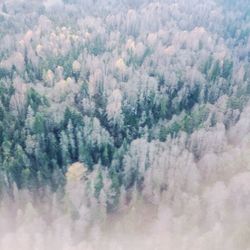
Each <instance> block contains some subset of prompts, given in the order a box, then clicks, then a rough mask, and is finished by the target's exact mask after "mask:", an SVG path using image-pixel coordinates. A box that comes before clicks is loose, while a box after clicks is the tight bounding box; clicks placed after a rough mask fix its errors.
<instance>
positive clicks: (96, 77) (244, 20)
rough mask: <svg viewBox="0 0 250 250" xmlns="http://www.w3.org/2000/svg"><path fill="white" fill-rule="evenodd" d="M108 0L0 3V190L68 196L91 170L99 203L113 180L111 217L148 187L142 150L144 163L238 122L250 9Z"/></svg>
mask: <svg viewBox="0 0 250 250" xmlns="http://www.w3.org/2000/svg"><path fill="white" fill-rule="evenodd" d="M96 2H97V1H96ZM104 2H105V1H100V3H98V4H99V5H98V6H101V7H99V8H97V3H95V1H84V3H83V2H82V1H63V2H61V3H58V4H55V5H53V4H50V5H48V3H46V2H45V3H43V2H37V1H30V2H29V3H24V2H22V3H20V2H18V1H16V2H15V1H5V2H4V3H2V4H0V9H1V10H2V11H1V12H0V14H1V15H0V19H1V22H0V30H1V36H0V39H1V41H0V43H1V45H0V167H1V170H0V171H1V174H0V185H1V190H2V192H5V191H8V190H11V189H12V187H13V184H14V183H15V185H17V187H18V188H20V189H22V188H28V189H30V190H41V189H43V188H44V187H46V186H49V187H50V188H51V189H52V190H54V191H56V190H59V189H63V188H64V186H65V182H66V179H65V174H66V173H67V171H68V166H69V165H71V164H73V163H75V162H81V163H82V164H83V165H84V166H86V167H87V169H88V171H89V173H91V172H93V171H94V172H95V171H97V172H98V174H97V175H96V176H95V175H94V176H95V177H94V178H96V180H94V183H95V184H94V186H95V188H94V190H95V191H94V193H95V196H96V198H97V199H99V196H100V194H101V192H102V189H103V188H104V186H105V185H104V179H105V178H106V179H109V180H110V181H111V184H110V189H111V190H112V192H111V193H112V195H110V197H109V201H108V204H109V205H110V207H112V206H113V205H115V204H117V203H118V202H119V201H118V200H119V197H120V195H121V193H122V191H121V190H123V188H124V189H125V190H130V189H133V188H135V187H136V188H137V189H138V190H139V191H141V190H142V189H143V185H144V184H143V183H144V176H143V175H140V173H139V172H138V169H137V167H136V166H137V165H138V164H139V162H136V161H137V160H136V159H133V157H132V156H133V153H134V151H133V148H134V147H135V148H136V150H137V151H138V152H137V154H138V155H139V156H140V155H141V157H142V156H143V157H144V156H145V155H146V156H147V155H148V154H149V153H148V150H144V147H146V145H149V146H148V147H149V148H150V147H151V146H152V148H154V147H155V148H157V147H158V146H156V145H161V144H163V145H165V146H164V147H167V145H169V143H171V142H172V140H174V138H179V136H180V135H183V133H184V134H186V135H187V136H189V135H191V134H193V133H194V132H195V131H197V130H199V129H205V130H206V131H209V130H210V129H213V128H215V127H216V126H218V124H223V126H224V127H225V128H226V129H229V128H230V127H231V126H232V125H234V124H235V123H236V122H237V121H238V120H239V118H240V115H241V112H242V110H243V108H244V107H245V106H246V104H247V102H248V99H249V95H250V71H249V66H250V65H249V64H250V54H249V53H250V52H249V49H250V40H249V21H250V19H249V18H250V17H249V12H248V9H247V8H243V7H242V6H243V5H244V1H242V3H241V2H240V3H238V4H237V5H236V9H235V10H234V12H232V9H231V3H230V1H225V2H226V3H223V4H222V5H221V3H220V2H222V1H214V2H213V4H212V3H207V2H206V1H196V0H193V1H192V4H190V3H189V4H187V3H186V2H184V1H176V2H175V3H169V1H158V2H154V1H151V2H150V1H138V3H137V4H133V3H132V2H131V1H120V2H119V1H118V2H119V4H117V2H115V1H110V3H106V4H105V3H104ZM115 3H116V4H115ZM86 6H89V9H88V8H87V7H86ZM223 8H224V10H223ZM236 10H237V11H236ZM137 142H143V143H139V144H137ZM135 145H136V146H135ZM137 147H138V148H139V149H137ZM166 150H167V149H166ZM190 150H191V151H192V153H193V154H194V157H195V158H196V159H199V158H201V155H200V153H199V152H198V151H197V150H196V149H193V148H191V149H190ZM158 153H159V152H157V150H156V152H155V154H156V155H157V154H158ZM146 156H145V157H146ZM130 158H131V159H130ZM139 158H140V157H139ZM136 164H137V165H136ZM161 164H163V165H162V166H160V167H161V168H164V163H161ZM151 165H152V166H153V165H154V164H153V162H150V160H149V161H144V165H143V166H142V167H141V168H143V167H144V168H150V166H151ZM97 169H98V170H97ZM104 175H105V176H106V177H105V178H104ZM165 189H167V184H166V185H165V184H164V185H163V184H162V185H160V186H159V188H158V190H159V192H162V191H163V190H165Z"/></svg>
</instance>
